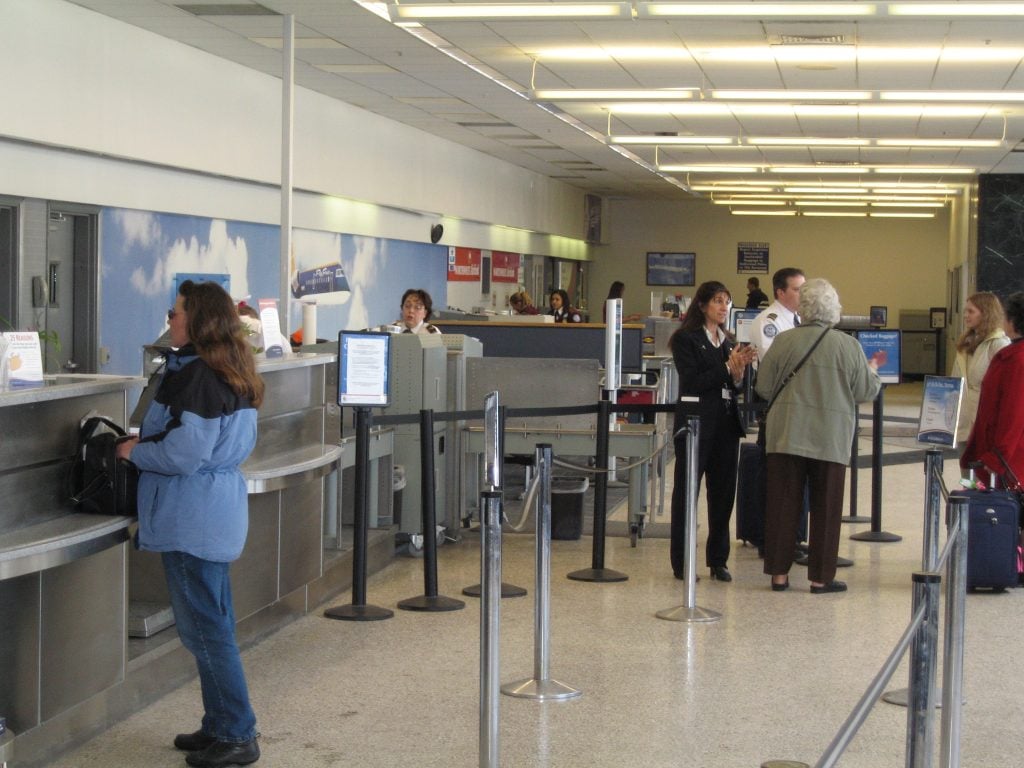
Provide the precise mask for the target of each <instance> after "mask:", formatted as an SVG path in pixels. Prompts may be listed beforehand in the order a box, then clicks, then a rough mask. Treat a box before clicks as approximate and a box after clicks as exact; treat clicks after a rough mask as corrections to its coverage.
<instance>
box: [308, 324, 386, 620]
mask: <svg viewBox="0 0 1024 768" xmlns="http://www.w3.org/2000/svg"><path fill="white" fill-rule="evenodd" d="M390 363H391V335H390V334H387V333H374V332H368V331H342V332H341V333H339V334H338V405H340V406H343V407H344V406H349V407H353V408H355V417H356V465H355V474H356V477H355V489H354V491H355V493H354V496H355V532H354V537H353V538H354V550H353V556H352V602H351V603H349V604H347V605H339V606H337V607H335V608H328V609H327V610H326V611H324V616H326V617H327V618H328V619H338V620H340V621H379V620H381V619H390V618H391V617H392V616H394V615H395V613H394V611H391V610H389V609H387V608H381V607H379V606H376V605H368V604H367V602H366V550H367V547H368V537H369V525H368V522H369V514H370V509H369V506H370V505H369V501H370V495H369V488H370V419H371V411H370V408H371V407H372V406H378V407H379V406H386V405H387V404H388V403H389V402H390V396H391V389H390V381H389V380H388V375H389V374H388V372H389V370H390Z"/></svg>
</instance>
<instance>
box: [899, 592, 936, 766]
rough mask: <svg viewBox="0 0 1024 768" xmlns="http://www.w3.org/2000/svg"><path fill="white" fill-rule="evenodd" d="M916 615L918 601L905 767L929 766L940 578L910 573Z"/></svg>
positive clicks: (911, 669)
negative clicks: (919, 616) (919, 618)
mask: <svg viewBox="0 0 1024 768" xmlns="http://www.w3.org/2000/svg"><path fill="white" fill-rule="evenodd" d="M913 581H914V602H913V608H912V611H913V613H914V614H915V615H916V614H917V611H918V609H919V608H920V606H921V605H922V604H924V606H925V611H924V620H923V621H922V622H921V624H920V626H919V627H918V629H917V632H915V633H914V637H913V639H912V641H911V643H910V688H909V696H908V701H907V752H906V765H907V768H930V766H931V764H932V752H933V745H932V742H933V734H934V732H935V670H936V666H937V664H936V662H937V656H938V653H937V652H938V636H939V591H940V589H941V587H942V577H941V576H939V574H937V573H930V572H918V573H915V574H914V576H913Z"/></svg>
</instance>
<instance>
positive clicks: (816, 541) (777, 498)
mask: <svg viewBox="0 0 1024 768" xmlns="http://www.w3.org/2000/svg"><path fill="white" fill-rule="evenodd" d="M841 310H842V307H841V306H840V304H839V296H838V295H837V294H836V291H835V288H833V287H832V285H831V284H830V283H829V282H828V281H827V280H821V279H816V280H808V281H807V282H806V283H804V286H803V288H802V289H801V291H800V309H799V315H800V319H801V321H802V324H801V325H800V326H798V327H797V328H794V329H792V330H790V331H787V332H786V333H783V334H780V335H779V336H778V338H776V339H775V341H774V343H773V344H772V345H771V347H770V348H769V349H768V352H767V353H766V354H765V356H764V359H763V360H761V364H760V366H759V368H758V371H757V393H758V394H759V395H760V396H761V397H763V398H765V400H768V401H769V406H768V412H767V424H766V427H767V429H766V442H765V452H766V454H767V472H766V474H767V476H768V504H767V508H766V510H765V556H764V572H765V573H767V574H769V575H770V576H771V577H772V584H771V586H772V590H774V591H776V592H781V591H784V590H786V589H788V588H789V569H790V567H791V566H792V565H793V542H794V541H795V540H796V533H797V525H798V524H799V522H800V515H801V512H802V509H803V495H804V485H805V483H806V484H808V485H809V487H810V500H811V505H810V506H811V519H810V538H809V542H808V543H809V553H808V568H807V577H808V578H809V579H810V582H811V592H812V593H813V594H824V593H829V592H845V591H846V584H845V583H843V582H841V581H836V579H835V575H836V559H837V557H838V555H839V532H840V526H841V522H842V521H841V517H842V509H843V490H844V486H845V481H846V465H847V464H848V463H849V461H850V446H851V445H852V443H853V432H854V428H855V426H856V423H857V403H863V402H867V401H870V400H873V399H874V398H875V396H876V395H877V394H878V391H879V389H880V388H881V386H882V385H881V381H880V380H879V378H878V372H877V369H878V365H879V363H880V362H881V361H880V360H876V359H872V360H870V361H869V360H868V359H867V358H866V357H865V355H864V351H863V349H862V348H861V346H860V344H858V343H857V341H856V339H854V338H853V337H851V336H848V335H847V334H845V333H842V332H840V331H837V330H835V329H834V328H833V327H832V326H834V325H835V324H836V323H838V322H839V313H840V312H841Z"/></svg>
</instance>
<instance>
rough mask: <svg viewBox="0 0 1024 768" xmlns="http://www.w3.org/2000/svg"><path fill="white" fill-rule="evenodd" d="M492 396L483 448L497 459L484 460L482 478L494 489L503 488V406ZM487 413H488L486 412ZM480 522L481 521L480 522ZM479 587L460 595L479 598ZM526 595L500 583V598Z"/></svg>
mask: <svg viewBox="0 0 1024 768" xmlns="http://www.w3.org/2000/svg"><path fill="white" fill-rule="evenodd" d="M492 394H493V395H494V403H493V407H494V415H493V420H494V424H493V429H494V435H493V437H485V438H484V442H485V443H486V445H485V446H484V449H485V451H486V450H487V449H488V448H490V447H493V450H494V453H495V456H496V457H497V458H496V460H495V462H494V463H493V464H491V463H489V460H488V459H485V468H484V476H485V478H486V481H485V483H484V484H485V485H487V484H490V485H492V486H493V487H494V488H501V487H503V486H504V484H505V483H504V477H505V466H504V465H505V406H503V405H501V406H499V405H498V393H497V392H494V393H492ZM490 407H491V402H490V395H488V402H487V404H486V405H485V408H484V410H485V412H488V411H487V409H488V408H490ZM488 413H489V412H488ZM491 418H492V417H491V416H489V415H486V413H485V416H484V422H485V424H484V430H485V432H486V431H487V429H488V428H489V427H491V426H492V425H491V423H490V420H491ZM481 522H482V521H481ZM480 591H481V586H480V585H479V584H473V585H471V586H468V587H463V589H462V594H464V595H465V596H466V597H480ZM525 594H526V590H525V589H523V588H522V587H520V586H517V585H515V584H506V583H505V582H502V583H501V596H502V597H523V596H524V595H525Z"/></svg>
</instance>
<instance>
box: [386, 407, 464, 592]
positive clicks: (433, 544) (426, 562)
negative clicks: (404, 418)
mask: <svg viewBox="0 0 1024 768" xmlns="http://www.w3.org/2000/svg"><path fill="white" fill-rule="evenodd" d="M435 498H436V494H435V485H434V412H433V411H430V410H420V512H421V514H420V522H421V527H422V529H423V594H422V595H419V596H418V597H410V598H408V599H406V600H402V601H400V602H399V603H398V607H399V608H401V609H402V610H404V611H457V610H459V609H461V608H465V607H466V604H465V603H464V602H462V601H461V600H456V599H455V598H453V597H445V596H444V595H439V594H438V593H437V535H436V530H437V507H436V504H435Z"/></svg>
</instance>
